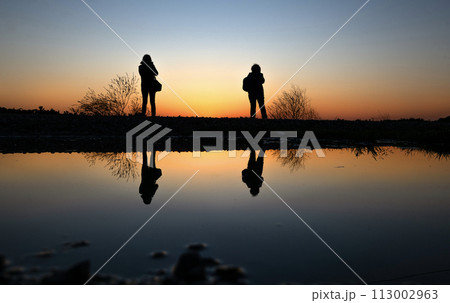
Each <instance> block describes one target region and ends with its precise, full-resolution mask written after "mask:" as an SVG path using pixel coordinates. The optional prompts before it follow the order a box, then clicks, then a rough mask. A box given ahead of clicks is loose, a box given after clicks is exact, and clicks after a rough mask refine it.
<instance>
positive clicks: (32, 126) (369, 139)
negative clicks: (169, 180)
mask: <svg viewBox="0 0 450 303" xmlns="http://www.w3.org/2000/svg"><path fill="white" fill-rule="evenodd" d="M144 120H148V121H151V122H153V123H157V124H159V125H161V126H163V127H167V128H170V129H171V131H170V133H169V134H168V135H167V137H170V138H171V141H172V150H173V151H192V132H193V131H222V132H223V134H224V145H223V149H225V150H228V148H229V146H228V142H227V141H228V132H230V131H234V132H236V149H238V150H240V149H246V148H247V147H248V146H249V145H248V143H247V141H246V140H245V138H244V137H243V135H242V133H241V131H249V132H250V133H251V134H252V135H253V136H254V135H255V134H256V132H258V131H266V134H265V136H264V137H263V139H262V140H261V142H260V145H261V146H262V147H263V148H267V149H279V138H277V137H274V138H271V137H270V131H297V138H292V139H289V148H296V147H298V144H299V143H300V140H301V138H302V137H303V134H304V133H305V131H313V132H314V134H315V136H316V137H317V139H318V141H319V143H320V144H321V146H322V147H323V148H330V147H331V148H333V147H338V148H339V147H353V146H398V147H410V148H412V147H417V148H424V149H430V150H437V151H440V152H447V151H449V150H450V142H448V140H447V138H449V136H450V122H447V121H446V120H444V121H424V120H420V119H408V120H389V121H362V120H356V121H348V120H274V119H268V120H261V119H250V118H197V117H146V118H144V117H141V116H86V115H72V114H39V113H1V114H0V125H1V127H0V153H14V152H77V151H79V152H86V151H105V152H106V151H108V152H121V151H125V147H126V144H125V143H126V141H125V138H126V137H125V136H126V133H127V131H129V130H131V129H132V128H134V127H135V126H137V125H139V124H140V123H141V122H143V121H144ZM161 141H162V142H161ZM203 142H205V143H203ZM208 142H209V141H208V139H202V145H204V144H212V143H213V142H211V143H208ZM163 143H164V140H160V141H158V142H157V144H156V149H157V150H162V149H164V144H163Z"/></svg>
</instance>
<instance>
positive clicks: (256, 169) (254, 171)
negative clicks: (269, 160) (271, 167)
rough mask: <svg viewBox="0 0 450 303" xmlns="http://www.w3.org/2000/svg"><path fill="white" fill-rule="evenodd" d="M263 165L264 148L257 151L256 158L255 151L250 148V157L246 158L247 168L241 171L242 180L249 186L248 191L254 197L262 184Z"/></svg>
mask: <svg viewBox="0 0 450 303" xmlns="http://www.w3.org/2000/svg"><path fill="white" fill-rule="evenodd" d="M263 165H264V150H261V151H260V152H259V154H258V159H256V152H255V151H254V150H253V149H252V151H251V152H250V158H249V159H248V164H247V168H246V169H244V170H243V171H242V182H244V183H245V184H247V186H248V188H250V193H251V194H252V196H254V197H255V196H257V195H258V194H259V188H260V187H261V186H262V184H263V180H264V178H263V177H262V172H263Z"/></svg>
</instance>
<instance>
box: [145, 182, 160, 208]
mask: <svg viewBox="0 0 450 303" xmlns="http://www.w3.org/2000/svg"><path fill="white" fill-rule="evenodd" d="M158 187H159V186H158V184H154V185H153V186H151V187H149V188H148V189H147V190H146V191H144V192H143V193H142V194H141V198H142V202H144V204H147V205H148V204H150V203H152V200H153V197H154V196H155V193H156V191H157V190H158Z"/></svg>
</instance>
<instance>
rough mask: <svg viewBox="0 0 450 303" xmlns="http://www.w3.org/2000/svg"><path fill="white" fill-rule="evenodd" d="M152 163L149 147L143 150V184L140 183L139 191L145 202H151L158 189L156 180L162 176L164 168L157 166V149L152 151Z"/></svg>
mask: <svg viewBox="0 0 450 303" xmlns="http://www.w3.org/2000/svg"><path fill="white" fill-rule="evenodd" d="M152 158H153V159H152V163H151V165H148V156H147V149H146V148H144V151H143V152H142V160H143V161H142V170H141V184H140V185H139V193H140V194H141V198H142V201H143V202H144V204H150V203H151V202H152V199H153V196H154V195H155V193H156V191H157V190H158V184H156V181H157V180H158V179H159V178H160V177H161V176H162V170H161V169H159V168H156V162H155V151H152Z"/></svg>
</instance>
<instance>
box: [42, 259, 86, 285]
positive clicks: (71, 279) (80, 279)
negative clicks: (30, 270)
mask: <svg viewBox="0 0 450 303" xmlns="http://www.w3.org/2000/svg"><path fill="white" fill-rule="evenodd" d="M90 267H91V262H90V261H83V262H80V263H77V264H75V265H74V266H72V267H71V268H69V269H67V270H65V271H57V272H55V273H53V274H52V275H51V276H47V277H45V278H43V279H42V284H47V285H49V284H52V285H81V284H84V283H86V281H87V280H88V279H89V278H90Z"/></svg>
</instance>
